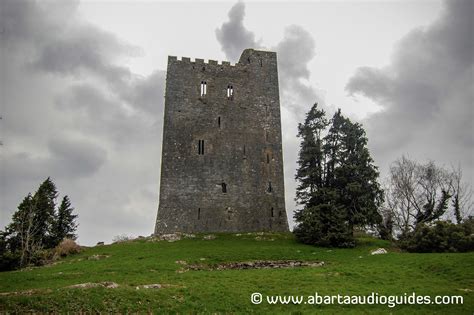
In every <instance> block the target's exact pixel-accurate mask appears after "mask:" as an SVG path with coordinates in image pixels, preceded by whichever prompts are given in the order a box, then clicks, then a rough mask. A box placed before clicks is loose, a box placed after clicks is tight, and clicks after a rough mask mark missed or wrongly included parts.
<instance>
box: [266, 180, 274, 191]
mask: <svg viewBox="0 0 474 315" xmlns="http://www.w3.org/2000/svg"><path fill="white" fill-rule="evenodd" d="M272 190H273V188H272V182H268V188H267V192H269V193H271V192H272Z"/></svg>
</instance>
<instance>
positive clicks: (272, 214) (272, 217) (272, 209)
mask: <svg viewBox="0 0 474 315" xmlns="http://www.w3.org/2000/svg"><path fill="white" fill-rule="evenodd" d="M271 214H272V218H273V207H272V209H271Z"/></svg>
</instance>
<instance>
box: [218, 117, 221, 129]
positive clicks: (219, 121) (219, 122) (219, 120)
mask: <svg viewBox="0 0 474 315" xmlns="http://www.w3.org/2000/svg"><path fill="white" fill-rule="evenodd" d="M217 125H218V126H219V128H220V127H221V116H219V117H217Z"/></svg>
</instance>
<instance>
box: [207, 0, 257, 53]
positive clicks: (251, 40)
mask: <svg viewBox="0 0 474 315" xmlns="http://www.w3.org/2000/svg"><path fill="white" fill-rule="evenodd" d="M228 16H229V21H227V22H225V23H223V24H222V26H221V27H220V28H218V29H216V37H217V40H218V41H219V43H220V44H221V48H222V51H223V52H224V53H225V55H226V57H227V58H228V59H229V60H230V61H232V62H237V61H238V60H239V57H240V54H241V53H242V51H243V50H244V49H246V48H258V46H259V44H258V43H257V42H256V41H255V35H254V34H253V33H252V32H250V31H249V30H247V29H246V28H245V26H244V17H245V4H244V3H243V2H237V3H236V4H235V5H234V6H233V7H232V8H231V9H230V11H229V14H228Z"/></svg>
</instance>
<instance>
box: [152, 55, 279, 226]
mask: <svg viewBox="0 0 474 315" xmlns="http://www.w3.org/2000/svg"><path fill="white" fill-rule="evenodd" d="M164 116H165V117H164V127H163V154H162V165H161V182H160V183H161V184H160V203H159V209H158V216H157V221H156V227H155V233H158V234H160V233H171V232H242V231H265V230H276V231H287V230H288V223H287V218H286V210H285V197H284V181H283V155H282V144H281V139H282V137H281V121H280V101H279V88H278V70H277V58H276V53H274V52H266V51H257V50H253V49H246V50H244V52H243V53H242V56H241V58H240V60H239V62H238V63H237V64H235V65H231V64H230V63H229V62H227V61H222V63H221V64H219V62H217V61H215V60H209V61H208V62H207V63H206V62H204V59H200V58H196V59H195V61H194V62H192V61H191V59H190V58H188V57H182V58H181V60H178V58H177V57H174V56H169V57H168V72H167V79H166V93H165V114H164Z"/></svg>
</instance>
